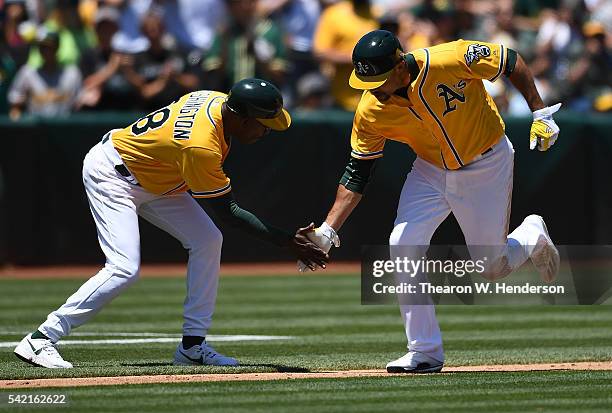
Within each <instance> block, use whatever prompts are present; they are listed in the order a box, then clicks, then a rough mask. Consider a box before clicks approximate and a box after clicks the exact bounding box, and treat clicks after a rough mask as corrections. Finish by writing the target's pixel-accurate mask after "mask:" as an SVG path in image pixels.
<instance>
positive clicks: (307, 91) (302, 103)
mask: <svg viewBox="0 0 612 413" xmlns="http://www.w3.org/2000/svg"><path fill="white" fill-rule="evenodd" d="M296 89H297V105H296V109H297V110H301V111H311V110H321V109H327V108H330V107H331V106H332V104H333V99H332V97H331V95H330V94H329V80H328V79H327V78H326V77H325V76H323V75H322V74H321V73H319V72H311V73H308V74H306V75H304V76H302V77H301V78H300V80H299V81H298V83H297V87H296Z"/></svg>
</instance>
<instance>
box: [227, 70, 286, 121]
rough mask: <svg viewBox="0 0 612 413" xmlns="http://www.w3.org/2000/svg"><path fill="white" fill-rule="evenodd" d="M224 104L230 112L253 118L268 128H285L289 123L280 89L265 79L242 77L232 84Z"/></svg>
mask: <svg viewBox="0 0 612 413" xmlns="http://www.w3.org/2000/svg"><path fill="white" fill-rule="evenodd" d="M225 104H226V106H227V107H228V108H229V109H230V110H231V111H232V112H234V113H236V114H238V115H240V116H242V117H248V118H255V119H257V120H258V121H259V122H260V123H261V124H262V125H264V126H267V127H269V128H270V129H274V130H285V129H287V128H288V127H289V125H291V116H289V112H287V111H286V110H285V109H283V97H282V96H281V93H280V91H279V90H278V89H277V88H276V86H274V85H273V84H272V83H270V82H268V81H266V80H262V79H255V78H249V79H242V80H241V81H239V82H238V83H236V84H235V85H234V86H232V89H231V90H230V92H229V94H228V95H227V100H226V101H225Z"/></svg>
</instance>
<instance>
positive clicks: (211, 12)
mask: <svg viewBox="0 0 612 413" xmlns="http://www.w3.org/2000/svg"><path fill="white" fill-rule="evenodd" d="M106 1H108V0H106ZM112 2H113V4H115V5H116V6H118V7H120V10H121V19H120V23H119V29H120V31H119V34H118V36H117V39H116V40H115V44H114V47H115V49H116V50H118V51H121V52H126V53H139V52H142V51H144V50H145V49H146V48H147V39H146V36H145V35H144V34H143V33H142V32H141V31H140V22H141V20H142V18H143V17H144V16H145V15H146V14H147V13H149V12H150V11H151V10H152V9H159V10H162V12H161V14H162V15H163V21H164V25H165V27H166V30H167V31H168V33H170V34H171V35H172V36H173V37H174V39H175V40H176V42H177V46H178V48H179V49H180V50H181V51H182V52H184V53H189V52H192V51H196V50H197V51H198V52H197V53H194V56H197V57H198V58H199V57H201V55H202V52H204V51H207V50H208V49H209V48H210V46H211V45H212V42H213V39H214V37H215V34H216V32H217V31H218V30H220V29H221V28H222V27H223V26H224V25H225V23H226V22H227V10H226V7H225V3H224V0H112Z"/></svg>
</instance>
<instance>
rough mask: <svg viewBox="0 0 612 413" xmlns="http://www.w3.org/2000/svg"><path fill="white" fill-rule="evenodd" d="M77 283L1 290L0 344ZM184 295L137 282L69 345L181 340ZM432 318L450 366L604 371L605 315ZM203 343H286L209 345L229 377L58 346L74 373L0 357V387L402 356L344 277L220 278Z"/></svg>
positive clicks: (22, 284)
mask: <svg viewBox="0 0 612 413" xmlns="http://www.w3.org/2000/svg"><path fill="white" fill-rule="evenodd" d="M81 283H82V280H57V279H56V280H51V279H46V280H2V281H0V289H1V291H2V298H1V300H0V342H10V341H19V340H20V339H21V338H22V336H23V333H25V332H27V331H31V330H33V329H35V328H36V327H37V326H38V324H39V323H40V322H42V321H43V320H44V318H45V317H46V315H47V313H48V312H49V311H50V310H52V309H55V308H56V307H57V306H59V305H61V304H62V303H63V301H64V300H65V298H66V297H67V296H68V295H69V294H71V293H72V292H73V291H74V290H76V288H78V286H79V285H80V284H81ZM184 294H185V285H184V280H183V279H181V278H167V279H159V278H150V279H142V280H140V281H139V282H138V283H137V284H136V285H134V286H133V287H132V288H130V289H129V290H127V291H126V292H125V293H124V294H122V295H121V296H120V297H119V298H117V299H116V300H115V301H113V302H112V303H111V304H110V305H109V306H108V307H107V308H105V309H104V310H103V311H102V312H101V313H100V314H98V315H97V316H96V317H95V318H94V320H92V321H91V322H90V323H88V324H86V325H84V326H82V327H80V328H78V329H76V330H75V331H74V332H75V333H76V334H78V333H81V332H89V333H94V336H85V337H83V336H76V337H74V336H73V337H70V338H71V339H79V340H88V339H104V338H106V339H108V338H117V337H108V336H105V333H113V332H114V333H138V332H146V333H165V334H175V335H176V337H180V334H181V324H182V316H181V314H182V302H183V299H184ZM437 312H438V317H439V320H440V326H441V329H442V332H443V337H444V344H445V349H446V355H447V363H446V364H447V365H449V366H450V365H478V364H506V363H539V362H562V361H590V360H592V361H602V360H612V307H610V306H582V307H578V306H572V307H561V306H557V307H555V306H531V307H516V306H515V307H507V306H489V307H477V306H472V307H469V306H441V307H439V308H438V309H437ZM210 334H213V335H233V334H254V335H273V336H277V335H278V336H291V337H293V338H292V339H289V340H274V341H251V342H249V341H241V342H219V343H214V342H212V344H213V345H214V346H215V347H216V348H217V349H218V350H219V351H221V352H223V353H225V354H228V355H232V356H235V357H237V358H239V359H240V361H241V362H242V363H243V366H242V367H240V368H238V369H237V370H236V369H227V368H214V367H202V368H199V369H198V368H196V369H193V368H183V367H174V366H171V364H170V363H171V361H172V356H173V353H174V349H175V347H176V344H175V343H147V344H129V345H125V344H123V345H117V344H114V345H113V344H100V345H88V346H74V345H72V346H64V347H62V348H61V352H62V354H63V356H64V358H66V359H67V360H70V361H72V362H73V364H74V365H75V367H76V368H75V369H72V370H44V369H37V368H32V367H30V366H28V365H26V364H24V363H22V362H21V361H19V360H18V359H17V358H15V357H14V355H13V354H12V348H0V378H1V379H9V378H34V377H59V376H62V377H69V376H99V375H124V374H129V375H139V374H160V373H164V374H168V373H184V372H197V371H201V372H217V371H219V372H228V371H232V372H234V371H245V372H246V371H314V370H327V369H367V368H384V366H385V364H386V363H387V362H388V361H390V360H392V359H395V358H397V357H399V356H400V355H402V354H403V353H404V352H405V341H406V338H405V335H404V332H403V326H402V322H401V317H400V314H399V311H398V309H397V307H395V306H362V305H360V304H359V278H358V277H356V276H350V275H346V276H342V275H340V276H310V277H296V276H286V277H283V276H274V277H224V278H222V279H221V283H220V289H219V298H218V302H217V312H216V314H215V317H214V322H213V327H212V330H211V331H210ZM122 338H124V337H122ZM144 338H147V337H144Z"/></svg>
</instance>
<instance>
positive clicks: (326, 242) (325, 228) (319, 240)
mask: <svg viewBox="0 0 612 413" xmlns="http://www.w3.org/2000/svg"><path fill="white" fill-rule="evenodd" d="M311 225H312V224H311ZM307 237H308V239H309V240H310V241H312V242H314V243H315V244H316V245H317V246H318V247H320V248H321V249H322V250H323V252H327V253H329V250H330V249H331V247H332V245H333V246H334V247H339V246H340V238H339V237H338V234H337V233H336V230H334V229H333V228H332V227H331V226H329V224H328V223H327V222H323V223H322V224H321V226H320V227H318V228H315V230H314V231H312V232H309V233H308V234H307ZM297 267H298V271H299V272H306V271H308V269H310V270H312V271H316V268H315V269H314V270H313V269H312V268H310V267H309V266H308V265H306V263H304V262H302V261H301V260H298V262H297Z"/></svg>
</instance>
